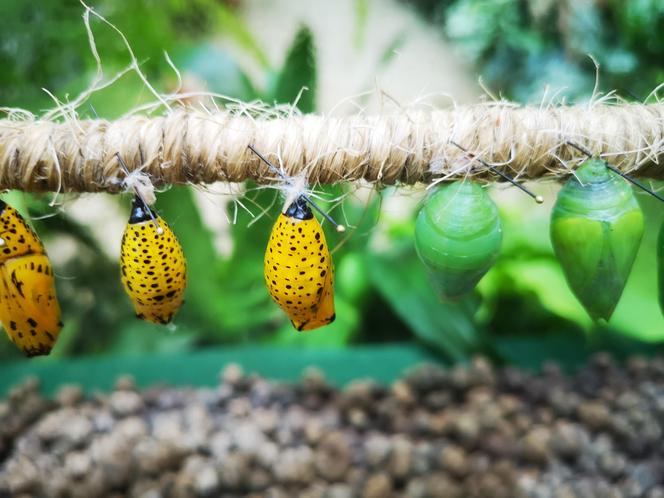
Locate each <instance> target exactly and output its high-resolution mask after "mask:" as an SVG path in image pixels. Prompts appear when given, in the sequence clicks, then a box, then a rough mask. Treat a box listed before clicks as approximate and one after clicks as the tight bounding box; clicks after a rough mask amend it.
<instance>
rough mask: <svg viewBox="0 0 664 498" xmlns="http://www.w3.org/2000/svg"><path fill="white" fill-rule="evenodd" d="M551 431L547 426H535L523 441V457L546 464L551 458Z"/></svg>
mask: <svg viewBox="0 0 664 498" xmlns="http://www.w3.org/2000/svg"><path fill="white" fill-rule="evenodd" d="M550 441H551V432H550V430H549V429H548V428H547V427H543V426H538V427H534V428H533V429H532V430H530V432H528V434H526V436H525V437H524V438H523V440H522V441H521V452H522V455H523V457H524V458H525V459H526V460H527V461H530V462H532V463H536V464H545V463H546V462H547V461H548V460H549V445H550Z"/></svg>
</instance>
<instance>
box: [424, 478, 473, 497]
mask: <svg viewBox="0 0 664 498" xmlns="http://www.w3.org/2000/svg"><path fill="white" fill-rule="evenodd" d="M425 496H426V497H427V498H461V497H462V496H464V494H463V491H462V489H461V487H460V486H459V485H458V484H456V483H455V482H454V481H452V480H451V479H450V478H449V477H447V476H446V475H445V474H442V473H438V472H437V473H434V474H431V475H430V476H428V477H427V479H426V495H425Z"/></svg>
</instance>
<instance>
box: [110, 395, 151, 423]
mask: <svg viewBox="0 0 664 498" xmlns="http://www.w3.org/2000/svg"><path fill="white" fill-rule="evenodd" d="M108 404H109V406H110V408H111V411H112V412H113V413H114V414H115V415H116V416H118V417H126V416H128V415H135V414H137V413H139V412H140V411H142V410H143V399H142V398H141V396H140V395H139V394H138V393H136V392H134V391H114V392H113V393H111V396H110V397H109V399H108Z"/></svg>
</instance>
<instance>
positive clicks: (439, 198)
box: [415, 181, 502, 299]
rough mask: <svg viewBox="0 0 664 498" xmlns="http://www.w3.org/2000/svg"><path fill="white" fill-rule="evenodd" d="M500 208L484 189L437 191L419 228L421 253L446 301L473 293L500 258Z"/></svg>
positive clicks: (464, 186) (465, 184) (471, 185)
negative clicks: (478, 283)
mask: <svg viewBox="0 0 664 498" xmlns="http://www.w3.org/2000/svg"><path fill="white" fill-rule="evenodd" d="M501 242H502V228H501V222H500V218H499V216H498V208H497V207H496V205H495V204H494V202H493V201H492V200H491V198H490V197H489V196H488V195H487V193H486V192H485V191H484V189H483V188H482V187H480V186H479V185H478V184H477V183H475V182H472V181H459V182H455V183H452V184H450V185H447V186H444V187H441V188H439V189H438V190H436V191H435V192H434V193H433V194H432V195H431V196H430V197H429V198H428V199H427V200H426V202H425V204H424V206H423V207H422V209H421V210H420V213H419V215H418V216H417V221H416V224H415V248H416V249H417V254H418V255H419V257H420V259H421V260H422V262H423V263H424V265H425V266H426V267H427V270H428V272H429V275H430V277H431V280H432V282H433V284H434V286H435V288H436V290H437V291H438V293H439V294H440V295H441V297H443V298H446V299H455V298H459V297H461V296H463V295H464V294H466V293H468V292H470V291H471V290H472V289H473V288H474V287H475V286H476V285H477V282H479V280H480V279H481V278H482V277H483V276H484V274H485V273H486V272H487V271H489V268H491V266H492V265H493V263H494V262H495V261H496V258H497V257H498V254H499V252H500V244H501Z"/></svg>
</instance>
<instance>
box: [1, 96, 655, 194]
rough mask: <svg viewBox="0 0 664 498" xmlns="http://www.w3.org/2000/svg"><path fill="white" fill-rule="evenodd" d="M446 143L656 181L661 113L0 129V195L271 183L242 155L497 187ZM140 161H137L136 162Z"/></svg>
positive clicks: (339, 178)
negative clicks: (595, 159)
mask: <svg viewBox="0 0 664 498" xmlns="http://www.w3.org/2000/svg"><path fill="white" fill-rule="evenodd" d="M450 140H454V141H455V142H457V143H459V144H461V145H463V146H464V147H466V148H467V149H469V150H470V151H472V152H474V153H477V154H481V157H482V158H483V159H485V160H486V161H489V162H493V163H498V164H501V166H500V169H502V170H503V171H506V172H508V173H511V174H513V175H518V177H519V178H521V179H535V178H542V177H560V176H562V175H565V174H567V173H568V172H569V169H568V168H569V167H570V166H574V165H576V164H578V161H571V162H570V163H569V165H568V164H567V162H568V161H570V160H571V159H573V158H578V159H580V158H581V154H580V153H579V152H578V151H575V150H573V149H572V148H570V147H568V146H566V145H565V144H564V142H565V141H566V140H571V141H574V142H576V143H578V144H580V145H583V146H584V147H586V148H587V149H589V150H591V151H592V152H594V153H602V154H604V155H605V157H606V158H607V159H608V160H609V161H610V162H611V163H612V164H613V165H615V166H616V167H618V168H620V169H621V170H623V171H625V172H631V173H632V174H634V175H635V176H649V177H652V178H664V165H663V164H662V159H663V157H662V156H663V154H664V104H652V105H641V104H625V105H594V106H562V107H549V108H537V107H516V106H514V105H510V104H491V105H476V106H469V107H458V108H455V109H452V110H439V111H430V112H424V111H417V112H408V111H403V112H402V113H400V114H396V115H378V116H373V117H372V116H351V117H325V116H319V115H304V116H301V115H294V116H291V117H284V118H281V119H264V118H252V117H247V116H245V115H238V114H231V113H227V112H219V113H213V114H207V113H205V112H203V111H194V110H184V109H183V110H176V111H174V112H172V113H170V114H168V115H166V116H162V117H145V116H133V117H128V118H125V119H120V120H117V121H106V120H100V119H97V120H80V121H66V122H59V123H56V122H50V121H40V120H14V119H5V120H0V188H2V189H7V188H15V189H21V190H24V191H32V192H38V191H64V192H67V191H72V192H98V191H110V192H117V191H119V190H120V189H121V185H120V180H121V179H122V178H123V177H124V173H123V171H122V170H121V169H120V165H119V164H118V161H117V159H116V157H115V154H116V153H119V154H120V155H121V156H122V158H123V159H124V161H125V162H126V163H127V166H128V168H129V170H135V169H138V168H141V167H142V168H143V172H144V173H146V174H147V175H149V177H150V179H151V181H152V182H153V183H154V185H156V186H161V185H165V184H176V183H197V184H198V183H212V182H217V181H231V182H241V181H244V180H250V179H251V180H255V181H257V182H259V183H268V182H271V181H273V180H274V179H275V178H274V177H275V175H274V173H273V172H271V171H270V170H269V169H268V168H267V167H266V165H264V164H263V163H261V162H260V160H259V159H258V158H257V157H256V155H254V154H253V153H252V152H251V151H249V150H248V149H247V145H248V144H252V145H254V146H255V147H256V148H257V150H259V151H262V152H263V153H264V154H266V155H267V156H268V157H269V158H271V159H272V160H273V161H274V162H275V163H277V164H279V163H280V161H281V163H280V164H282V165H283V168H284V171H285V172H286V173H287V174H289V175H296V174H298V173H301V172H303V171H306V175H307V178H308V181H309V183H310V184H318V183H321V184H324V183H336V182H346V181H353V180H360V179H364V180H367V181H369V182H378V183H381V184H394V183H399V182H401V183H407V184H413V183H417V182H431V181H434V180H435V179H436V178H440V177H442V176H445V175H448V174H449V175H450V178H459V177H462V176H465V175H467V174H468V173H469V168H471V167H472V171H471V172H470V173H471V174H473V175H477V176H479V177H482V178H486V179H491V180H493V179H497V178H495V177H493V176H491V174H490V173H489V172H488V171H486V169H485V168H483V167H482V166H481V165H480V164H478V163H477V162H470V161H469V160H468V159H467V156H465V155H464V153H463V152H462V151H461V150H459V149H458V148H456V147H455V146H453V145H451V144H450V143H449V142H450ZM141 158H143V160H141Z"/></svg>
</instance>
